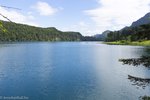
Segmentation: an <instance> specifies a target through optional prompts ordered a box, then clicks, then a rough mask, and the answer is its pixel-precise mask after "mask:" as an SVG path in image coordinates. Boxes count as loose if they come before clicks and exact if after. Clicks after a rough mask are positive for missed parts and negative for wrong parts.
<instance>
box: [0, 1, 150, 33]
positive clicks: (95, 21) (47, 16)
mask: <svg viewBox="0 0 150 100" xmlns="http://www.w3.org/2000/svg"><path fill="white" fill-rule="evenodd" d="M0 5H3V6H9V7H15V8H19V9H21V10H17V9H9V8H4V7H0V13H1V14H3V15H5V16H7V17H8V18H9V19H10V20H11V21H13V22H16V23H22V24H28V25H32V26H38V27H56V28H57V29H59V30H62V31H77V32H80V33H81V34H82V35H84V36H92V35H94V34H101V33H102V32H103V31H106V30H111V31H114V30H119V29H121V28H123V27H125V26H130V25H131V24H132V22H134V21H136V20H138V19H139V18H141V17H142V16H144V15H145V14H146V13H148V12H150V0H28V1H27V0H0ZM0 19H1V20H6V19H4V18H3V17H2V16H0Z"/></svg>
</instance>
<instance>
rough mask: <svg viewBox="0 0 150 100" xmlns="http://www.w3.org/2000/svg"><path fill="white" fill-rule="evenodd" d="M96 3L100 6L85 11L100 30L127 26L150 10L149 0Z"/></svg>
mask: <svg viewBox="0 0 150 100" xmlns="http://www.w3.org/2000/svg"><path fill="white" fill-rule="evenodd" d="M98 3H99V4H100V7H98V8H95V9H91V10H86V11H85V13H86V14H87V15H89V16H90V17H91V19H92V20H93V21H94V22H95V23H96V27H97V29H99V31H100V32H102V31H105V30H108V29H109V30H118V29H121V28H123V27H125V26H129V25H131V23H132V22H133V21H136V20H137V19H139V18H140V17H142V16H144V15H145V14H146V13H148V12H149V11H150V6H149V4H150V0H98Z"/></svg>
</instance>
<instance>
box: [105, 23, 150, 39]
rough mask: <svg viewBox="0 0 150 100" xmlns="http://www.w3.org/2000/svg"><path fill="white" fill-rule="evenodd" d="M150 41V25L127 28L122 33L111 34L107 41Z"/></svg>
mask: <svg viewBox="0 0 150 100" xmlns="http://www.w3.org/2000/svg"><path fill="white" fill-rule="evenodd" d="M146 40H150V24H145V25H141V26H138V27H126V28H124V29H122V30H120V31H114V32H110V33H109V34H108V35H107V38H106V39H105V41H107V42H112V41H130V42H134V41H146Z"/></svg>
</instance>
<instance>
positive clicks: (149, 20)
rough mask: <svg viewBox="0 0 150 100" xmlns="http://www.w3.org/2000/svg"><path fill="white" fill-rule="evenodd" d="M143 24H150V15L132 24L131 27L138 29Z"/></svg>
mask: <svg viewBox="0 0 150 100" xmlns="http://www.w3.org/2000/svg"><path fill="white" fill-rule="evenodd" d="M143 24H150V13H147V14H146V15H145V16H144V17H142V18H140V19H139V20H137V21H135V22H133V23H132V25H131V27H137V26H140V25H143Z"/></svg>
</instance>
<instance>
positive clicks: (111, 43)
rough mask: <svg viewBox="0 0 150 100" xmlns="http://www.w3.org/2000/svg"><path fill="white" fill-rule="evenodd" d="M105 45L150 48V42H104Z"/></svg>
mask: <svg viewBox="0 0 150 100" xmlns="http://www.w3.org/2000/svg"><path fill="white" fill-rule="evenodd" d="M105 43H106V44H109V45H134V46H150V40H143V41H134V42H130V41H125V40H121V41H114V42H105Z"/></svg>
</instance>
